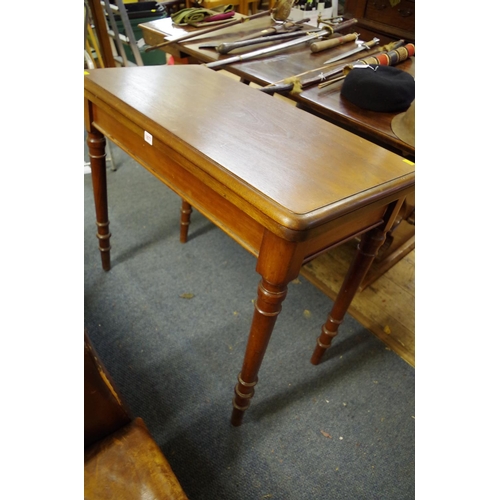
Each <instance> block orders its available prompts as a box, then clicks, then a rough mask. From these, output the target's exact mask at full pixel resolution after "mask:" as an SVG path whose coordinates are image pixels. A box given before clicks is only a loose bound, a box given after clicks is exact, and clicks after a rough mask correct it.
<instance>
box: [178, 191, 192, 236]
mask: <svg viewBox="0 0 500 500" xmlns="http://www.w3.org/2000/svg"><path fill="white" fill-rule="evenodd" d="M192 211H193V209H192V208H191V205H190V204H189V203H188V202H187V201H186V200H182V205H181V236H180V240H181V243H186V241H187V238H188V231H189V224H190V222H191V212H192Z"/></svg>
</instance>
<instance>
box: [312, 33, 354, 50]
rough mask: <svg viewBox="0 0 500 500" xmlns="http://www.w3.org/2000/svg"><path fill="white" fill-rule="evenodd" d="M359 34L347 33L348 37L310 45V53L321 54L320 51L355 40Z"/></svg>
mask: <svg viewBox="0 0 500 500" xmlns="http://www.w3.org/2000/svg"><path fill="white" fill-rule="evenodd" d="M358 36H359V33H349V34H348V35H344V36H339V37H337V38H331V39H330V40H322V41H320V42H314V43H311V47H310V48H311V52H321V51H322V50H326V49H331V48H333V47H338V46H339V45H343V44H344V43H347V42H352V41H354V40H357V38H358Z"/></svg>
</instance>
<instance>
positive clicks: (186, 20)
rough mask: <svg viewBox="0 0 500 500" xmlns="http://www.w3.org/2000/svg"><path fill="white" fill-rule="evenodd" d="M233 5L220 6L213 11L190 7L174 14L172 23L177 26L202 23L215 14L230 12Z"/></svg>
mask: <svg viewBox="0 0 500 500" xmlns="http://www.w3.org/2000/svg"><path fill="white" fill-rule="evenodd" d="M231 10H233V6H232V5H220V6H219V7H215V8H213V9H204V8H202V7H190V8H187V9H182V10H179V11H178V12H174V13H173V14H172V16H171V17H172V21H173V22H174V23H175V24H177V25H185V24H191V23H199V22H202V21H203V20H204V19H205V18H206V17H209V16H213V15H214V14H215V13H223V12H230V11H231Z"/></svg>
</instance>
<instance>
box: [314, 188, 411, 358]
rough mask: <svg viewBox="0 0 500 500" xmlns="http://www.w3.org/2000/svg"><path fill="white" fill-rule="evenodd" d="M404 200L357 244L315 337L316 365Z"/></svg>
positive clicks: (399, 201)
mask: <svg viewBox="0 0 500 500" xmlns="http://www.w3.org/2000/svg"><path fill="white" fill-rule="evenodd" d="M403 201H404V198H403V199H400V200H397V201H395V202H394V203H392V204H391V205H390V206H389V207H388V209H387V212H386V214H385V217H384V219H385V220H384V223H383V224H381V225H380V226H377V227H375V228H373V229H371V230H370V231H368V232H366V233H365V234H364V235H363V238H362V240H361V243H360V244H359V245H358V251H357V253H356V255H355V257H354V259H353V261H352V262H351V265H350V266H349V270H348V271H347V275H346V277H345V278H344V282H343V283H342V287H341V288H340V290H339V293H338V295H337V300H336V301H335V303H334V304H333V307H332V310H331V311H330V314H329V315H328V319H327V320H326V323H325V324H324V325H323V328H322V329H321V334H320V336H319V337H318V339H317V341H316V348H315V350H314V352H313V355H312V357H311V363H312V364H313V365H317V364H318V363H319V362H320V361H321V358H322V356H323V354H324V353H325V351H326V350H327V349H328V348H329V347H330V345H331V343H332V340H333V338H334V337H335V336H336V335H337V333H338V329H339V326H340V324H341V323H342V320H343V319H344V316H345V314H346V312H347V310H348V309H349V306H350V305H351V302H352V299H353V298H354V296H355V295H356V292H357V291H358V288H359V286H360V285H361V282H362V281H363V279H364V277H365V275H366V273H367V272H368V270H369V269H370V266H371V264H372V262H373V260H374V259H375V257H376V255H377V252H378V250H379V248H380V247H381V246H382V245H383V243H384V241H385V238H386V235H387V231H388V230H389V229H390V228H391V227H392V224H393V223H394V219H395V217H396V215H397V214H398V212H399V209H400V208H401V205H402V203H403Z"/></svg>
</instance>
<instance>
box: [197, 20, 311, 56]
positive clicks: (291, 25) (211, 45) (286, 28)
mask: <svg viewBox="0 0 500 500" xmlns="http://www.w3.org/2000/svg"><path fill="white" fill-rule="evenodd" d="M310 20H311V19H310V18H308V17H307V18H305V19H301V20H300V21H296V22H294V21H290V22H288V21H287V22H286V23H282V24H278V25H277V26H271V27H270V28H266V29H263V30H260V31H258V32H257V33H252V34H250V35H247V36H244V37H241V38H238V39H237V40H233V41H232V42H227V43H234V42H243V41H245V40H253V39H254V38H261V37H270V38H273V39H274V37H275V36H277V35H281V34H283V33H291V32H296V31H299V30H302V28H303V27H304V26H303V25H304V24H306V23H307V22H309V21H310ZM219 45H221V43H220V42H207V43H202V44H200V45H199V46H198V48H199V49H216V48H217V47H218V46H219Z"/></svg>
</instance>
